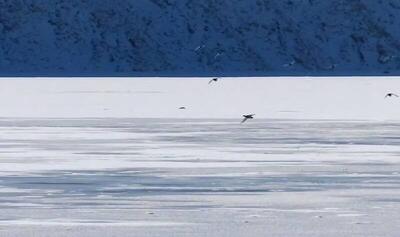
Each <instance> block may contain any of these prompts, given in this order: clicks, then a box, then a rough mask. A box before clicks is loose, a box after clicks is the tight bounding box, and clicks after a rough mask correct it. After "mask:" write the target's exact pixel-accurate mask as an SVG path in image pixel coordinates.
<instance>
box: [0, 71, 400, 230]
mask: <svg viewBox="0 0 400 237" xmlns="http://www.w3.org/2000/svg"><path fill="white" fill-rule="evenodd" d="M0 90H1V91H0V108H2V109H1V111H0V113H1V114H0V115H1V118H0V236H28V237H36V236H40V237H47V236H54V235H55V233H56V235H57V236H89V237H95V236H96V237H97V236H160V237H161V236H162V237H164V236H199V237H200V236H215V237H221V236H282V237H286V236H318V237H319V236H334V237H337V236H360V237H361V236H391V237H392V236H393V237H395V236H397V235H398V226H399V225H400V218H399V217H400V214H399V213H400V199H399V195H400V189H399V187H400V160H399V159H398V157H399V154H400V146H399V145H400V136H399V134H400V110H399V109H398V108H399V105H400V99H397V98H387V99H384V96H385V94H386V93H387V92H394V93H396V92H399V93H400V80H398V79H396V78H390V79H385V78H353V79H344V78H343V79H338V78H324V79H322V78H314V79H307V78H304V79H299V78H296V79H293V78H292V79H289V78H280V79H278V78H270V79H261V78H260V79H221V80H220V81H219V82H217V83H215V84H211V85H208V80H207V79H130V80H128V79H65V80H64V79H10V80H7V79H3V80H0ZM181 106H186V107H187V109H186V110H179V109H178V108H179V107H181ZM244 113H255V114H256V118H255V119H254V120H249V121H247V122H246V123H244V124H240V120H241V115H242V114H244Z"/></svg>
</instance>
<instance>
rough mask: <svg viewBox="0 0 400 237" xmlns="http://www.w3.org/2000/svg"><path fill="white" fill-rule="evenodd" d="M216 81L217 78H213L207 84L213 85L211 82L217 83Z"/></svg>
mask: <svg viewBox="0 0 400 237" xmlns="http://www.w3.org/2000/svg"><path fill="white" fill-rule="evenodd" d="M218 80H219V78H218V77H215V78H213V79H211V80H210V81H209V82H208V84H211V83H213V82H217V81H218Z"/></svg>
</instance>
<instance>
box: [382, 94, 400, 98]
mask: <svg viewBox="0 0 400 237" xmlns="http://www.w3.org/2000/svg"><path fill="white" fill-rule="evenodd" d="M387 97H399V96H398V95H396V94H395V93H387V94H386V96H385V98H387Z"/></svg>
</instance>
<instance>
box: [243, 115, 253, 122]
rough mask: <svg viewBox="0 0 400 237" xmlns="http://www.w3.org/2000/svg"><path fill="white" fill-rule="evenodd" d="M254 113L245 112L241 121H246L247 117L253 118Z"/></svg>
mask: <svg viewBox="0 0 400 237" xmlns="http://www.w3.org/2000/svg"><path fill="white" fill-rule="evenodd" d="M254 115H255V114H245V115H243V120H242V122H241V123H244V122H246V121H247V120H248V119H253V118H254Z"/></svg>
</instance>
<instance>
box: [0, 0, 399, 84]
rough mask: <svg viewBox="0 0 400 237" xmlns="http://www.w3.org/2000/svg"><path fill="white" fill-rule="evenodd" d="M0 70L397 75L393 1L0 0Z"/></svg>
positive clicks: (107, 73)
mask: <svg viewBox="0 0 400 237" xmlns="http://www.w3.org/2000/svg"><path fill="white" fill-rule="evenodd" d="M0 32H1V34H0V74H1V75H3V76H4V75H31V76H40V75H59V76H72V75H74V76H79V75H86V76H87V75H93V76H98V75H105V76H135V75H136V76H137V75H148V76H153V75H158V76H169V75H181V76H210V75H232V76H234V75H265V76H268V75H399V74H400V1H398V0H329V1H328V0H101V1H99V0H0Z"/></svg>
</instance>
